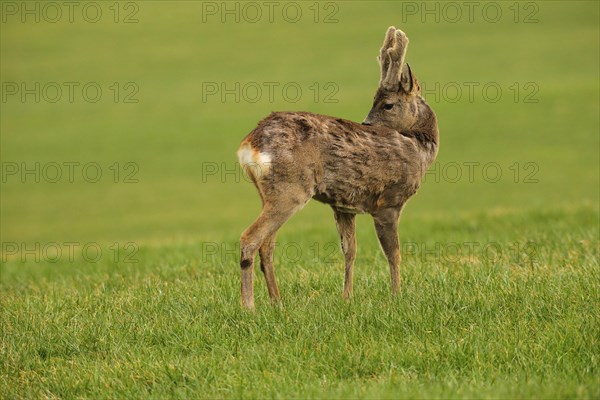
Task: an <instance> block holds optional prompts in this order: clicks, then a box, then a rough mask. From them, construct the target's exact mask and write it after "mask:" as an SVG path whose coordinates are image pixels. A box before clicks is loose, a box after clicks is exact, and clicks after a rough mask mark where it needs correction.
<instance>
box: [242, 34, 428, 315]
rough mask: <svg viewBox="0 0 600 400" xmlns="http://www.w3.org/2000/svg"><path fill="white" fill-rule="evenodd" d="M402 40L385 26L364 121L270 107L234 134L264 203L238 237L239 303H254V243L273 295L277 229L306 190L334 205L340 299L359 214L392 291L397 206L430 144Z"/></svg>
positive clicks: (415, 184)
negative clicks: (373, 235)
mask: <svg viewBox="0 0 600 400" xmlns="http://www.w3.org/2000/svg"><path fill="white" fill-rule="evenodd" d="M407 45H408V38H407V37H406V35H405V34H404V32H402V31H401V30H399V29H396V28H394V27H393V26H392V27H390V28H388V30H387V33H386V35H385V40H384V42H383V47H382V48H381V51H380V54H379V57H378V61H379V64H380V66H381V79H380V82H379V88H378V89H377V92H376V94H375V98H374V101H373V107H372V108H371V111H369V114H368V115H367V117H366V118H365V120H364V121H363V122H362V124H359V123H357V122H353V121H348V120H345V119H341V118H335V117H329V116H325V115H318V114H312V113H308V112H274V113H271V115H269V116H268V117H266V118H265V119H263V120H262V121H260V122H259V123H258V126H257V127H256V128H255V129H254V130H253V131H252V132H251V133H250V134H249V135H248V136H247V137H246V138H245V139H244V140H243V141H242V143H241V145H240V149H239V151H238V157H239V160H240V164H241V165H242V166H243V167H244V170H245V171H246V173H247V174H248V175H249V176H250V178H251V179H252V181H253V183H254V185H255V186H256V188H257V189H258V192H259V194H260V197H261V199H262V204H263V208H262V211H261V213H260V215H259V217H258V218H257V219H256V221H255V222H254V223H253V224H252V225H251V226H250V227H249V228H248V229H247V230H246V231H245V232H244V233H243V234H242V237H241V239H240V248H241V259H240V266H241V292H242V293H241V300H242V306H243V307H245V308H249V309H253V308H254V289H253V274H254V257H255V255H256V252H257V250H258V251H259V254H260V267H261V269H262V271H263V273H264V275H265V279H266V281H267V288H268V291H269V296H270V298H271V300H272V301H273V302H278V301H279V289H278V287H277V282H276V280H275V274H274V271H273V248H274V246H275V235H276V233H277V230H278V229H279V228H280V227H281V226H282V225H283V224H284V223H285V222H286V221H287V220H288V219H289V218H290V217H291V216H292V215H293V214H294V213H295V212H297V211H298V210H300V209H301V208H302V207H303V206H304V205H305V204H306V203H307V202H308V201H309V200H310V199H311V198H314V199H315V200H317V201H320V202H322V203H325V204H329V205H330V206H331V207H332V208H333V212H334V216H335V222H336V225H337V229H338V232H339V235H340V237H341V244H342V251H343V253H344V257H345V279H344V291H343V298H344V299H347V298H349V297H350V296H351V295H352V275H353V267H354V258H355V255H356V238H355V221H354V220H355V215H356V214H358V213H369V214H371V215H372V216H373V219H374V221H375V229H376V231H377V237H378V238H379V242H380V244H381V247H382V249H383V251H384V253H385V256H386V258H387V260H388V263H389V267H390V274H391V281H392V293H397V292H398V290H399V288H400V270H399V264H400V246H399V242H398V232H397V229H398V220H399V218H400V212H401V211H402V208H403V207H404V204H405V203H406V201H407V200H408V199H409V198H410V197H411V196H412V195H413V194H415V192H416V191H417V189H418V188H419V185H420V183H421V179H422V177H423V175H424V174H425V171H426V170H427V168H428V167H429V166H430V165H431V163H432V162H433V161H434V159H435V157H436V155H437V151H438V126H437V119H436V116H435V114H434V112H433V111H432V110H431V108H430V107H429V106H428V105H427V103H425V100H423V98H422V97H421V93H420V87H419V84H418V82H417V79H416V78H415V76H414V75H413V74H412V72H411V70H410V67H409V66H408V64H404V57H405V54H406V48H407Z"/></svg>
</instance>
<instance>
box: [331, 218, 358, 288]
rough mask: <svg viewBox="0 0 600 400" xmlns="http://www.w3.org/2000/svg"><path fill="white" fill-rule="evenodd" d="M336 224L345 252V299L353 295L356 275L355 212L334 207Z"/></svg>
mask: <svg viewBox="0 0 600 400" xmlns="http://www.w3.org/2000/svg"><path fill="white" fill-rule="evenodd" d="M333 212H334V213H335V225H336V226H337V230H338V233H339V234H340V241H341V244H342V251H343V253H344V269H345V272H344V291H343V292H342V298H343V299H344V300H347V299H349V298H350V297H352V279H353V275H354V259H355V258H356V223H355V214H347V213H342V212H339V211H338V210H336V209H334V210H333Z"/></svg>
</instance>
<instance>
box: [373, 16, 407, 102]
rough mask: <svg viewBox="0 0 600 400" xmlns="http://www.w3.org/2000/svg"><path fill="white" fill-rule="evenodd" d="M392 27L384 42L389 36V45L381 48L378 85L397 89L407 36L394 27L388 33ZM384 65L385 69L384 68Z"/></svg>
mask: <svg viewBox="0 0 600 400" xmlns="http://www.w3.org/2000/svg"><path fill="white" fill-rule="evenodd" d="M392 28H393V27H390V28H389V29H388V33H387V35H386V40H385V42H384V47H385V44H386V43H388V39H389V38H390V36H391V39H392V40H391V42H392V44H391V46H388V47H387V48H386V49H385V55H384V54H383V53H384V48H383V47H382V49H381V54H380V63H381V82H380V83H379V85H380V86H381V87H382V88H383V89H385V90H397V89H398V87H399V84H400V76H401V74H402V66H403V65H404V58H405V56H406V49H407V47H408V42H409V41H408V37H407V36H406V34H405V33H404V32H402V31H401V30H400V29H395V28H393V29H394V32H393V33H392V34H391V35H390V31H391V30H392ZM384 67H385V69H384Z"/></svg>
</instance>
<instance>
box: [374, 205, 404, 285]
mask: <svg viewBox="0 0 600 400" xmlns="http://www.w3.org/2000/svg"><path fill="white" fill-rule="evenodd" d="M399 217H400V211H398V210H394V209H386V210H382V211H380V212H377V213H376V214H374V215H373V219H374V221H375V230H376V231H377V238H378V239H379V243H380V244H381V248H382V249H383V252H384V253H385V256H386V258H387V260H388V264H389V266H390V276H391V280H392V293H393V294H396V293H398V291H399V290H400V242H399V241H398V219H399Z"/></svg>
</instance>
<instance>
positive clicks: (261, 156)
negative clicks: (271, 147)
mask: <svg viewBox="0 0 600 400" xmlns="http://www.w3.org/2000/svg"><path fill="white" fill-rule="evenodd" d="M237 155H238V159H239V160H240V165H241V166H242V168H243V169H244V172H245V173H246V174H248V175H249V176H251V177H253V178H254V179H256V180H258V179H260V178H262V177H264V176H266V175H268V174H269V171H270V170H271V155H270V154H269V153H265V152H260V151H257V150H256V149H254V148H253V147H252V146H250V144H248V143H244V144H242V146H241V147H240V149H239V150H238V153H237Z"/></svg>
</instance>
